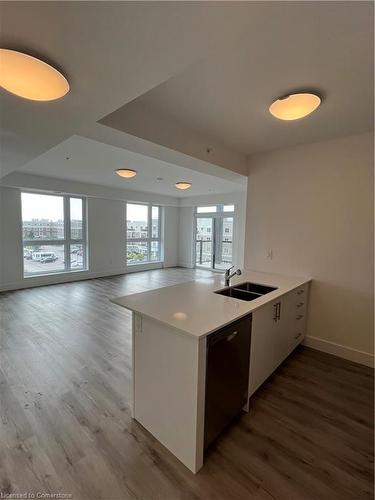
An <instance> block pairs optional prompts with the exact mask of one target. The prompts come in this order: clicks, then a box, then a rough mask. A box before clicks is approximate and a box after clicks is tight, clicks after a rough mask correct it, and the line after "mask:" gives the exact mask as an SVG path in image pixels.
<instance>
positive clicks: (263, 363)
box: [249, 299, 280, 395]
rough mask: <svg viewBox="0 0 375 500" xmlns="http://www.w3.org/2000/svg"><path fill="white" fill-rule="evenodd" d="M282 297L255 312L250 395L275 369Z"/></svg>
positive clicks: (252, 333) (252, 335) (251, 351)
mask: <svg viewBox="0 0 375 500" xmlns="http://www.w3.org/2000/svg"><path fill="white" fill-rule="evenodd" d="M279 302H280V299H278V300H275V301H274V302H270V303H269V304H267V305H265V306H264V307H261V308H260V309H258V310H257V311H255V312H254V313H253V322H252V328H251V350H250V376H249V395H251V394H253V392H255V391H256V390H257V389H258V387H259V386H260V385H261V384H262V383H263V382H264V381H265V380H266V378H267V377H268V376H269V375H270V374H271V373H272V372H273V371H274V357H275V336H276V335H275V329H276V328H277V321H276V318H277V307H278V303H279Z"/></svg>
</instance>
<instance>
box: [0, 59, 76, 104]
mask: <svg viewBox="0 0 375 500" xmlns="http://www.w3.org/2000/svg"><path fill="white" fill-rule="evenodd" d="M0 67H1V74H0V86H1V87H3V88H4V89H5V90H7V91H8V92H11V93H12V94H15V95H17V96H19V97H23V98H24V99H30V100H32V101H54V100H55V99H59V98H60V97H63V96H64V95H65V94H67V93H68V92H69V89H70V87H69V83H68V81H67V79H66V78H65V77H64V76H63V75H62V74H61V73H60V72H59V71H58V70H57V69H55V68H54V67H52V66H50V65H49V64H47V63H45V62H43V61H41V60H40V59H37V58H36V57H33V56H30V55H28V54H24V53H23V52H17V51H15V50H10V49H0Z"/></svg>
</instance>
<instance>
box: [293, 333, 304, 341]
mask: <svg viewBox="0 0 375 500" xmlns="http://www.w3.org/2000/svg"><path fill="white" fill-rule="evenodd" d="M301 336H302V333H297V335H296V336H295V337H294V338H295V340H297V339H299V338H300V337H301Z"/></svg>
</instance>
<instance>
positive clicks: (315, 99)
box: [269, 92, 322, 120]
mask: <svg viewBox="0 0 375 500" xmlns="http://www.w3.org/2000/svg"><path fill="white" fill-rule="evenodd" d="M321 102H322V100H321V98H320V97H319V96H318V95H317V94H309V93H307V92H301V93H299V94H289V95H285V96H283V97H279V99H277V100H276V101H274V102H273V103H272V104H271V106H270V107H269V112H270V113H271V115H273V116H274V117H276V118H279V120H299V119H300V118H303V117H304V116H307V115H309V114H310V113H312V112H313V111H315V110H316V108H317V107H318V106H319V105H320V103H321Z"/></svg>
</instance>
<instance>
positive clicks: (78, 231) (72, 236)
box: [21, 193, 87, 277]
mask: <svg viewBox="0 0 375 500" xmlns="http://www.w3.org/2000/svg"><path fill="white" fill-rule="evenodd" d="M21 202H22V238H23V274H24V277H28V276H35V275H39V274H53V273H63V272H71V271H82V270H85V269H86V268H87V266H86V260H87V259H86V217H85V200H84V198H78V197H75V196H74V197H73V196H67V195H64V196H63V195H61V196H59V195H50V194H37V193H22V194H21Z"/></svg>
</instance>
